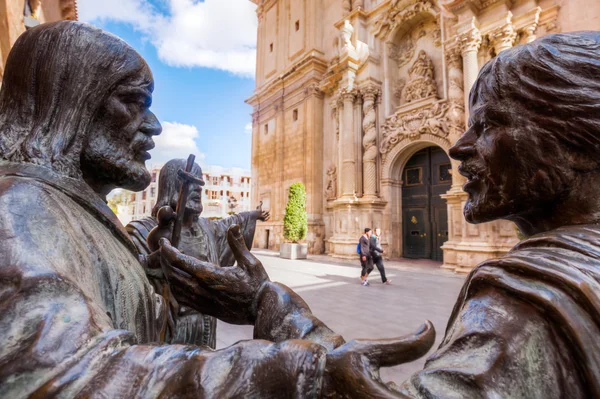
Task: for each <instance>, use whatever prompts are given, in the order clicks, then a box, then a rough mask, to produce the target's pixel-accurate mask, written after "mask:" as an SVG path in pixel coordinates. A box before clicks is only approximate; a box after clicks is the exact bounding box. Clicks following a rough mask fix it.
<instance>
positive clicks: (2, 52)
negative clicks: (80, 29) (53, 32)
mask: <svg viewBox="0 0 600 399" xmlns="http://www.w3.org/2000/svg"><path fill="white" fill-rule="evenodd" d="M60 20H77V1H76V0H0V84H1V83H2V76H3V75H4V66H5V65H6V59H7V58H8V53H9V52H10V49H11V48H12V46H13V45H14V44H15V41H16V40H17V38H18V37H19V36H20V35H21V33H23V32H25V30H26V29H28V28H32V27H34V26H36V25H39V24H40V23H44V22H55V21H60Z"/></svg>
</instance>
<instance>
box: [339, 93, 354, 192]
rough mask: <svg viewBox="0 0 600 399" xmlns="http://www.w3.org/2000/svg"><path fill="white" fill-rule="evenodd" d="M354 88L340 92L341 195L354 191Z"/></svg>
mask: <svg viewBox="0 0 600 399" xmlns="http://www.w3.org/2000/svg"><path fill="white" fill-rule="evenodd" d="M356 96H357V91H356V89H350V90H348V89H343V90H342V92H341V93H340V97H341V98H342V101H343V104H344V106H343V107H344V110H343V113H342V118H343V121H342V132H341V136H342V139H341V143H340V148H343V151H341V155H342V170H341V172H342V176H341V181H342V195H343V196H353V195H354V193H355V192H356V185H355V183H356V170H355V168H356V165H355V162H356V161H355V157H356V153H355V148H354V101H355V100H356Z"/></svg>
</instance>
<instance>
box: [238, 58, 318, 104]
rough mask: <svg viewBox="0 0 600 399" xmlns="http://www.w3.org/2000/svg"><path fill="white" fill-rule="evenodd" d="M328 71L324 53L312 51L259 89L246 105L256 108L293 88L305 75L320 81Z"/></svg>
mask: <svg viewBox="0 0 600 399" xmlns="http://www.w3.org/2000/svg"><path fill="white" fill-rule="evenodd" d="M326 71H327V62H326V61H325V59H324V58H323V53H321V52H320V51H317V50H313V51H310V52H309V53H308V54H307V55H306V56H304V57H303V58H301V59H300V60H298V61H297V62H296V63H294V64H293V65H291V66H290V67H288V68H287V69H286V70H285V71H284V72H283V73H281V74H280V75H279V76H277V77H276V78H274V79H273V80H271V81H268V82H266V83H265V84H263V85H262V86H261V87H259V88H257V89H256V90H255V91H254V95H252V96H251V97H250V98H248V99H247V100H246V103H247V104H250V105H252V106H254V107H256V106H257V105H258V104H259V103H260V102H262V101H265V100H267V99H268V98H269V97H271V96H273V95H274V94H276V93H278V92H279V91H282V90H283V88H284V87H286V88H287V87H289V86H291V85H292V84H293V83H294V82H296V81H298V80H299V79H301V78H302V77H303V76H305V75H308V74H311V73H312V74H313V78H314V79H317V80H319V81H320V80H321V78H322V77H323V75H324V74H325V72H326Z"/></svg>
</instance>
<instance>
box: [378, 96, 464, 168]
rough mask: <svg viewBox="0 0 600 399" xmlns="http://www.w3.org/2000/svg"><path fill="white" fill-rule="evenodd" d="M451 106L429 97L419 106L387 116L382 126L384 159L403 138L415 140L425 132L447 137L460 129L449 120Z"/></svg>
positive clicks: (381, 149) (381, 146)
mask: <svg viewBox="0 0 600 399" xmlns="http://www.w3.org/2000/svg"><path fill="white" fill-rule="evenodd" d="M449 108H450V106H449V104H448V103H447V102H445V101H444V100H442V101H435V100H434V99H429V100H428V101H427V100H426V101H423V102H422V103H421V104H418V105H417V108H414V107H412V108H409V109H408V110H406V109H405V110H399V111H397V112H396V113H395V114H394V115H392V116H390V117H389V118H387V119H386V121H385V124H383V126H382V127H381V132H382V140H381V145H380V151H381V153H382V154H383V157H384V159H385V157H386V154H388V153H389V152H390V151H391V150H392V149H393V148H394V147H395V146H396V145H397V144H398V143H399V142H401V141H403V140H411V141H415V140H418V139H420V138H421V136H422V135H425V134H429V135H433V136H437V137H440V138H443V139H446V137H448V135H449V134H450V133H451V132H452V130H453V129H456V128H459V129H460V127H455V126H453V125H452V123H451V122H450V121H449V120H448V116H447V114H448V109H449Z"/></svg>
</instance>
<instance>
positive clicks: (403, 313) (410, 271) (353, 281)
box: [217, 250, 465, 384]
mask: <svg viewBox="0 0 600 399" xmlns="http://www.w3.org/2000/svg"><path fill="white" fill-rule="evenodd" d="M253 252H254V253H255V254H256V255H257V257H258V258H259V259H260V260H261V262H262V263H263V265H264V266H265V268H266V270H267V272H268V273H269V276H270V278H271V280H273V281H278V282H281V283H283V284H286V285H287V286H289V287H291V288H293V289H294V291H296V292H297V293H298V294H300V296H302V298H304V300H305V301H306V302H307V303H308V305H309V306H310V308H311V310H312V311H313V314H315V315H316V316H317V317H318V318H319V319H321V320H322V321H323V322H325V324H327V325H328V326H329V327H330V328H331V329H333V330H334V331H336V332H337V333H339V334H341V335H342V336H343V337H344V338H345V339H346V341H349V340H352V339H355V338H371V339H372V338H392V337H398V336H402V335H405V334H410V333H412V332H414V331H415V330H416V329H417V328H418V327H419V326H420V325H421V324H422V323H423V321H424V320H426V319H429V320H431V322H432V323H433V325H434V326H435V328H436V332H437V335H436V343H435V345H434V346H433V349H435V348H437V346H438V345H439V343H440V342H441V340H442V338H443V336H444V331H445V329H446V323H447V321H448V317H449V316H450V312H451V311H452V307H453V305H454V302H455V301H456V298H457V296H458V293H459V291H460V288H461V287H462V284H463V282H464V279H465V276H464V275H456V274H454V273H452V272H449V271H445V270H441V269H439V264H437V263H434V262H429V261H412V260H401V261H389V262H388V263H386V274H387V276H388V278H389V279H390V280H392V281H393V282H392V285H383V284H381V279H380V276H379V272H378V271H377V269H375V270H374V271H373V273H372V274H371V276H370V278H369V281H370V282H371V286H370V287H363V286H361V285H360V278H359V276H360V265H359V264H358V259H357V260H356V261H355V262H349V261H332V259H331V258H329V257H327V256H310V257H309V260H295V261H292V260H286V259H281V258H279V257H278V253H276V252H271V251H260V250H255V251H253ZM251 338H252V327H251V326H234V325H230V324H227V323H223V322H221V321H219V323H218V326H217V348H222V347H225V346H228V345H231V344H233V343H235V342H237V341H240V340H244V339H251ZM425 358H426V357H423V358H421V359H419V360H417V361H415V362H412V363H407V364H404V365H400V366H396V367H392V368H387V369H382V370H381V375H382V377H383V379H384V380H385V381H394V382H396V383H397V384H399V383H401V382H402V381H404V380H406V379H407V378H408V377H409V376H410V375H411V374H412V372H414V371H416V370H418V369H420V368H422V367H423V364H424V362H425Z"/></svg>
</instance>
